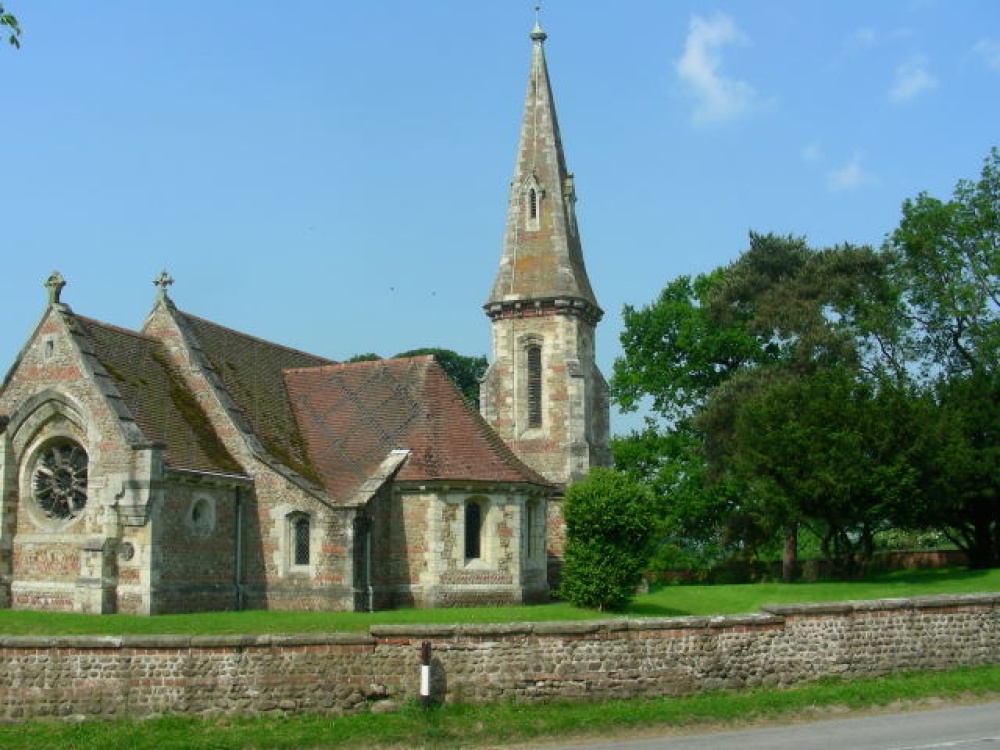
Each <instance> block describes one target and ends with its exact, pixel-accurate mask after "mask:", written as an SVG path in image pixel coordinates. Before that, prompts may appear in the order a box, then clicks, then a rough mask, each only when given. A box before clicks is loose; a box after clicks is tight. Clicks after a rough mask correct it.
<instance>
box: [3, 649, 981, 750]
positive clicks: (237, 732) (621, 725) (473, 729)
mask: <svg viewBox="0 0 1000 750" xmlns="http://www.w3.org/2000/svg"><path fill="white" fill-rule="evenodd" d="M998 696H1000V666H989V667H980V668H976V669H962V670H956V671H953V672H937V673H922V674H902V675H891V676H887V677H881V678H878V679H871V680H852V681H841V680H827V681H822V682H817V683H812V684H809V685H804V686H800V687H795V688H790V689H783V690H778V689H764V688H760V689H753V690H746V691H740V692H719V693H708V694H703V695H695V696H689V697H683V698H657V699H632V700H621V701H607V702H601V703H586V702H573V703H562V702H560V703H546V704H523V703H501V704H492V705H487V706H469V705H447V706H439V707H436V708H434V709H432V710H430V711H420V710H419V708H417V707H415V706H409V707H407V708H406V709H404V710H403V711H401V712H399V713H396V714H388V715H372V714H359V715H356V716H345V717H335V718H334V717H321V716H300V717H280V716H263V717H257V718H252V719H226V720H197V719H187V718H176V717H164V718H158V719H151V720H148V721H142V722H129V721H113V722H101V721H90V722H83V723H67V722H29V723H26V724H16V725H13V724H8V725H0V747H5V748H7V747H9V748H22V747H24V748H32V750H47V749H48V748H52V749H53V750H55V749H56V748H58V749H59V750H70V749H71V750H88V749H89V748H94V749H95V750H118V749H119V748H121V749H122V750H124V749H126V748H128V749H129V750H131V748H135V747H156V748H158V750H181V749H182V748H183V749H184V750H202V749H204V750H208V749H209V748H211V749H212V750H229V749H233V750H236V749H241V750H242V749H245V748H273V749H275V750H281V749H285V748H288V749H291V748H296V749H299V748H315V749H316V750H321V749H325V748H362V747H363V748H442V749H444V748H459V747H462V748H469V747H498V746H502V745H513V744H522V745H523V744H532V745H538V744H543V743H547V742H554V741H559V742H566V741H569V740H572V739H582V738H586V737H594V736H600V735H610V734H614V735H615V736H621V735H623V734H628V733H633V734H643V733H654V732H669V731H671V730H675V729H678V728H681V729H686V730H690V731H696V730H704V729H707V728H732V727H733V726H740V725H746V724H752V723H759V722H774V721H793V720H796V721H797V720H802V719H809V718H823V717H829V716H830V715H831V713H844V712H847V711H855V712H857V711H869V710H879V709H881V710H885V709H897V708H899V707H903V708H905V707H908V706H914V705H921V704H926V703H927V702H928V701H931V700H941V701H948V702H954V701H968V702H971V701H975V700H986V699H993V698H996V697H998Z"/></svg>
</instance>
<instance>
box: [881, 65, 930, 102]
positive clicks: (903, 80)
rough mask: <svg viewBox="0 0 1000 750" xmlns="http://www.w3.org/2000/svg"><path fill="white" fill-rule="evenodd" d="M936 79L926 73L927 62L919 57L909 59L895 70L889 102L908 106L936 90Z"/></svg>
mask: <svg viewBox="0 0 1000 750" xmlns="http://www.w3.org/2000/svg"><path fill="white" fill-rule="evenodd" d="M937 85H938V81H937V78H935V77H934V76H932V75H931V74H930V73H929V72H928V71H927V60H926V59H924V58H923V57H920V56H915V57H911V58H910V59H909V60H907V61H906V62H904V63H902V64H900V65H899V66H897V68H896V80H895V82H894V83H893V85H892V88H891V89H889V101H890V102H892V103H893V104H909V103H910V102H912V101H913V100H914V99H916V98H917V97H918V96H920V95H921V94H923V93H925V92H927V91H930V90H931V89H934V88H937Z"/></svg>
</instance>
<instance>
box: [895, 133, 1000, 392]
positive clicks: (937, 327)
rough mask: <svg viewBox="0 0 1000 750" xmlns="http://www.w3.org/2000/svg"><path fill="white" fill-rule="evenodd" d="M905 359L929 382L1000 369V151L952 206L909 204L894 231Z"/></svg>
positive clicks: (964, 184) (923, 197)
mask: <svg viewBox="0 0 1000 750" xmlns="http://www.w3.org/2000/svg"><path fill="white" fill-rule="evenodd" d="M888 249H889V250H890V251H891V252H892V253H893V256H892V257H893V265H892V268H891V271H892V276H893V280H894V282H895V284H896V287H897V289H898V294H899V298H900V309H899V315H900V317H901V322H900V325H899V327H900V330H901V332H902V334H903V335H904V336H905V337H906V343H907V344H908V347H907V348H906V349H905V350H904V351H905V355H906V356H907V357H908V358H909V359H910V360H911V361H912V362H913V363H917V364H919V365H920V366H921V367H920V371H919V372H920V375H921V376H922V377H924V378H925V379H928V380H931V381H933V380H936V379H939V378H941V377H945V378H947V377H948V376H950V375H951V374H953V373H961V374H968V373H972V372H977V371H989V370H994V369H996V368H997V367H998V366H1000V150H998V149H996V148H994V149H993V150H992V151H991V152H990V155H989V157H987V159H986V161H985V163H984V166H983V170H982V173H981V175H980V179H979V180H978V181H976V182H972V181H969V180H960V181H959V182H958V184H957V185H956V187H955V191H954V195H953V197H952V199H951V200H950V201H941V200H938V199H937V198H933V197H931V196H929V195H927V194H926V193H921V194H920V195H918V196H917V197H916V198H915V199H913V200H907V201H906V202H905V203H904V204H903V217H902V219H901V221H900V223H899V227H898V228H897V229H896V230H895V231H894V232H893V233H892V235H891V238H890V242H889V248H888Z"/></svg>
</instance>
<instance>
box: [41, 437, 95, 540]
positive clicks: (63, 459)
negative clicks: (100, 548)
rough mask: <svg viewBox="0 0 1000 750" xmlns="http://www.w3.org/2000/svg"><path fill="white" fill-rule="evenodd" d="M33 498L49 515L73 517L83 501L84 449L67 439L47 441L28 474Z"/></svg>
mask: <svg viewBox="0 0 1000 750" xmlns="http://www.w3.org/2000/svg"><path fill="white" fill-rule="evenodd" d="M31 481H32V487H33V490H34V495H35V502H37V503H38V506H39V507H40V508H41V509H42V512H43V513H45V515H46V516H48V517H49V518H53V519H56V520H59V521H65V520H69V519H71V518H76V517H77V516H78V515H79V514H80V512H81V511H82V510H83V509H84V507H86V505H87V453H86V451H84V450H83V448H82V447H81V446H80V445H79V444H77V443H74V442H73V441H71V440H59V441H56V442H53V443H49V444H48V445H47V446H46V447H45V448H43V449H42V451H41V452H40V453H39V456H38V459H37V461H36V462H35V470H34V472H33V474H32V480H31Z"/></svg>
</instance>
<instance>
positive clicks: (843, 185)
mask: <svg viewBox="0 0 1000 750" xmlns="http://www.w3.org/2000/svg"><path fill="white" fill-rule="evenodd" d="M877 182H878V180H876V179H875V177H874V175H872V174H870V173H868V172H867V171H866V170H865V168H864V166H862V164H861V154H859V153H855V154H854V155H853V156H852V157H851V160H850V161H849V162H847V164H845V165H844V166H842V167H839V168H838V169H834V170H833V171H832V172H830V173H829V174H828V175H827V186H828V187H829V188H830V190H834V191H836V192H843V191H847V190H858V189H860V188H863V187H867V186H869V185H875V184H876V183H877Z"/></svg>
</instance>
